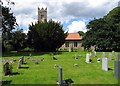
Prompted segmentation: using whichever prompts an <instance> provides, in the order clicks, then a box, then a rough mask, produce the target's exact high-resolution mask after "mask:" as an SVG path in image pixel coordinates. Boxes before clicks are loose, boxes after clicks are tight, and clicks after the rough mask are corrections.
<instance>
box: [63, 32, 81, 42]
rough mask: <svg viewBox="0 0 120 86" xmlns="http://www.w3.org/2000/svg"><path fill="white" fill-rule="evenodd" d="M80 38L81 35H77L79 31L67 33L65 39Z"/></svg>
mask: <svg viewBox="0 0 120 86" xmlns="http://www.w3.org/2000/svg"><path fill="white" fill-rule="evenodd" d="M81 38H82V37H81V36H80V35H79V33H68V35H67V37H66V38H65V40H81Z"/></svg>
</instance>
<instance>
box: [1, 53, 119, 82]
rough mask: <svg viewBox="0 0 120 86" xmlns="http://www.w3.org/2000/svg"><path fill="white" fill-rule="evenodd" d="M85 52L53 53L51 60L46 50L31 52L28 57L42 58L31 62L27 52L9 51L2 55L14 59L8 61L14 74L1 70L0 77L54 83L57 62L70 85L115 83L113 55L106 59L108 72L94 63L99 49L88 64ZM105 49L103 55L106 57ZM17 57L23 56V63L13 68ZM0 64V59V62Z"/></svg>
mask: <svg viewBox="0 0 120 86" xmlns="http://www.w3.org/2000/svg"><path fill="white" fill-rule="evenodd" d="M86 53H87V52H86V51H78V52H57V53H55V54H56V55H55V56H56V58H58V60H52V57H53V56H52V55H51V53H50V52H46V53H43V52H39V53H35V52H32V58H34V59H39V58H44V59H45V60H44V61H41V62H40V63H39V64H37V65H36V64H35V61H30V60H28V59H27V58H28V57H29V53H28V52H19V53H18V52H13V53H7V54H6V53H5V54H3V58H0V59H3V60H9V61H10V60H11V61H12V60H13V59H16V60H17V61H16V62H14V63H12V66H13V73H18V74H16V75H11V76H4V74H3V71H2V73H0V74H2V75H1V76H2V79H3V80H12V82H11V84H56V81H57V79H58V68H54V64H58V65H60V66H61V67H62V68H63V79H68V78H71V79H72V80H73V81H74V84H117V83H118V80H117V79H116V78H115V77H114V61H115V59H116V54H117V52H115V54H114V55H113V58H114V60H109V62H108V66H109V68H110V69H112V70H109V71H103V70H102V69H101V67H102V63H101V62H100V63H97V57H100V58H101V56H102V52H97V57H91V59H92V63H89V64H87V63H85V59H86V58H85V55H86ZM108 53H109V52H107V53H106V54H107V56H108ZM75 54H78V55H82V56H83V58H80V59H77V60H75V59H74V58H73V56H74V55H75ZM21 56H24V57H25V59H26V62H27V64H24V65H22V66H23V67H29V68H21V69H17V65H18V60H19V58H20V57H21ZM0 63H1V62H0ZM3 64H4V63H2V64H1V65H0V70H3V69H2V67H1V66H2V65H3ZM74 64H78V65H79V67H74V66H73V65H74Z"/></svg>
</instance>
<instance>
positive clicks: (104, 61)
mask: <svg viewBox="0 0 120 86" xmlns="http://www.w3.org/2000/svg"><path fill="white" fill-rule="evenodd" d="M102 70H105V71H108V58H102Z"/></svg>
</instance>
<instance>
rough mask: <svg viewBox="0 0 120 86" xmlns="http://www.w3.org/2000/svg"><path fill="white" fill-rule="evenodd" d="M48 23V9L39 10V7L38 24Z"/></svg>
mask: <svg viewBox="0 0 120 86" xmlns="http://www.w3.org/2000/svg"><path fill="white" fill-rule="evenodd" d="M45 21H47V8H45V9H44V8H41V9H40V8H39V7H38V22H45Z"/></svg>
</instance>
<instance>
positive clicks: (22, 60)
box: [21, 56, 24, 64]
mask: <svg viewBox="0 0 120 86" xmlns="http://www.w3.org/2000/svg"><path fill="white" fill-rule="evenodd" d="M21 63H22V64H24V56H22V57H21Z"/></svg>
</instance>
